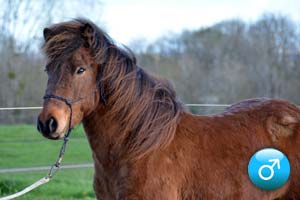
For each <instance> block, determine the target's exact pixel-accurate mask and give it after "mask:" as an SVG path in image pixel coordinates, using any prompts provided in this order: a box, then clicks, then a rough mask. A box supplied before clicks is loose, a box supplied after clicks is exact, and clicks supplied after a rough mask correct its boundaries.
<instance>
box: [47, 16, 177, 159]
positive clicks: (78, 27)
mask: <svg viewBox="0 0 300 200" xmlns="http://www.w3.org/2000/svg"><path fill="white" fill-rule="evenodd" d="M87 24H88V26H90V27H91V28H92V30H93V31H94V33H93V36H94V37H93V38H92V39H90V40H89V44H90V45H89V47H90V48H91V50H92V52H93V57H94V59H95V61H96V63H97V64H98V65H99V68H100V70H99V74H98V76H99V77H100V81H101V84H103V87H104V90H105V95H106V97H107V104H106V105H105V106H106V107H107V108H108V109H107V110H108V111H107V112H106V113H105V116H104V117H106V118H108V119H112V120H114V121H116V122H117V123H118V124H119V126H120V136H119V138H118V139H117V140H116V143H117V144H118V142H119V144H118V145H119V146H120V147H121V148H126V149H127V152H128V155H130V156H141V155H145V154H146V153H147V152H150V151H152V150H154V149H157V148H160V147H164V146H165V145H167V144H169V143H170V141H172V139H173V137H174V135H175V132H176V127H177V122H178V120H179V116H180V112H181V111H182V105H181V103H180V102H179V101H178V100H177V99H176V94H175V91H174V89H173V87H172V85H171V84H170V82H169V81H167V80H166V79H163V78H159V77H157V76H153V75H150V74H149V73H147V72H145V71H144V70H143V69H142V68H140V67H138V66H137V65H136V59H135V56H134V55H133V53H132V52H130V51H129V50H128V49H122V48H120V47H118V46H117V45H115V44H114V43H113V41H112V40H111V39H110V38H109V36H108V35H107V34H106V33H105V32H104V31H102V30H101V29H99V28H98V27H97V26H96V25H95V24H93V23H92V22H90V21H88V20H85V19H77V20H74V21H71V22H64V23H60V24H57V25H54V26H53V27H51V28H50V29H51V33H52V36H51V35H50V37H49V38H48V39H47V38H45V39H46V42H45V44H44V50H45V52H46V55H47V56H48V58H49V59H50V60H57V62H60V61H62V60H63V59H66V58H68V57H69V56H71V55H72V53H73V52H74V51H75V50H77V49H78V48H80V47H81V46H82V45H85V43H86V38H85V37H83V36H82V35H83V33H82V30H83V27H86V25H87Z"/></svg>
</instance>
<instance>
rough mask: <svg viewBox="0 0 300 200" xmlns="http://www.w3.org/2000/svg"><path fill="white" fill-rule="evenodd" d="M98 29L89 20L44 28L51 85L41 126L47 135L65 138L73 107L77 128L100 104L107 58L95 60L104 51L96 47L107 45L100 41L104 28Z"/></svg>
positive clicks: (41, 130)
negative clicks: (100, 81) (99, 50)
mask: <svg viewBox="0 0 300 200" xmlns="http://www.w3.org/2000/svg"><path fill="white" fill-rule="evenodd" d="M96 29H97V27H96V26H95V25H93V24H92V23H91V22H88V21H86V20H77V21H72V22H66V23H60V24H56V25H54V26H52V27H50V28H45V29H44V39H45V43H44V51H45V54H46V56H47V58H48V60H47V65H46V69H45V71H46V72H47V74H48V84H47V88H46V92H45V97H44V104H43V110H42V112H41V113H40V115H39V117H38V121H37V128H38V130H39V131H40V132H41V133H42V134H43V135H44V136H45V137H47V138H50V139H60V138H63V137H64V135H65V134H66V132H67V131H68V128H69V123H70V115H71V109H72V117H71V118H72V119H71V126H72V127H74V126H75V125H76V124H78V123H80V122H81V121H82V119H83V118H84V117H85V116H88V115H89V114H90V113H92V111H93V110H95V109H96V107H97V106H98V104H99V100H100V98H101V97H100V96H101V95H100V92H99V80H100V74H101V67H102V63H103V61H101V60H96V59H95V53H98V54H99V53H101V52H94V51H93V50H94V49H95V48H97V49H100V48H99V46H100V45H104V44H103V41H102V43H101V42H100V41H99V40H100V39H101V38H100V37H101V36H99V32H100V30H98V29H97V30H96ZM102 49H103V48H102ZM102 53H103V52H102ZM68 104H70V105H68ZM70 106H71V109H70Z"/></svg>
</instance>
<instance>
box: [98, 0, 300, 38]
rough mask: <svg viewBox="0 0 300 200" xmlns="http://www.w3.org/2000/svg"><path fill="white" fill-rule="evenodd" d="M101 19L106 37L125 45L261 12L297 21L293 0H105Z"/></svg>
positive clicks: (297, 7)
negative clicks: (136, 40) (285, 16)
mask: <svg viewBox="0 0 300 200" xmlns="http://www.w3.org/2000/svg"><path fill="white" fill-rule="evenodd" d="M102 2H103V13H102V21H103V22H104V23H105V27H106V30H107V31H108V33H109V34H110V36H111V37H112V38H113V39H114V40H115V41H116V42H119V43H123V44H128V43H129V42H130V41H131V40H133V39H137V38H142V39H146V40H148V41H153V40H155V39H156V38H157V37H159V36H161V35H163V34H167V33H168V32H175V33H177V32H180V31H182V30H183V29H198V28H200V27H203V26H209V25H212V24H214V23H216V22H219V21H222V20H226V19H231V18H241V19H243V20H245V21H250V22H251V21H254V20H256V19H257V18H258V17H260V16H261V15H262V14H263V13H265V12H273V13H280V14H283V15H287V16H289V17H291V18H292V19H294V20H296V21H298V22H300V2H299V1H297V0H205V1H204V0H173V1H171V0H107V1H102Z"/></svg>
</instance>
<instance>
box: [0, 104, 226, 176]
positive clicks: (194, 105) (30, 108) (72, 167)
mask: <svg viewBox="0 0 300 200" xmlns="http://www.w3.org/2000/svg"><path fill="white" fill-rule="evenodd" d="M185 105H186V106H187V107H228V106H230V104H211V103H209V104H199V103H188V104H185ZM42 108H43V107H41V106H35V107H0V111H8V110H40V109H42ZM91 167H93V165H92V164H91V163H87V164H76V165H65V166H62V169H80V168H91ZM44 170H49V167H44V166H41V167H28V168H13V169H0V174H4V173H5V174H6V173H18V172H35V171H44Z"/></svg>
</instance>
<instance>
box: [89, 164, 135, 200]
mask: <svg viewBox="0 0 300 200" xmlns="http://www.w3.org/2000/svg"><path fill="white" fill-rule="evenodd" d="M128 177H129V169H128V166H127V165H125V164H123V165H121V164H120V163H118V162H113V161H106V162H103V163H102V162H95V177H94V179H95V180H94V189H95V192H96V194H97V193H100V194H101V196H106V197H110V198H107V199H120V198H121V197H122V196H126V193H127V191H128V187H129V185H130V184H128V179H129V178H128ZM97 197H98V195H97ZM102 198H103V197H102Z"/></svg>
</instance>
